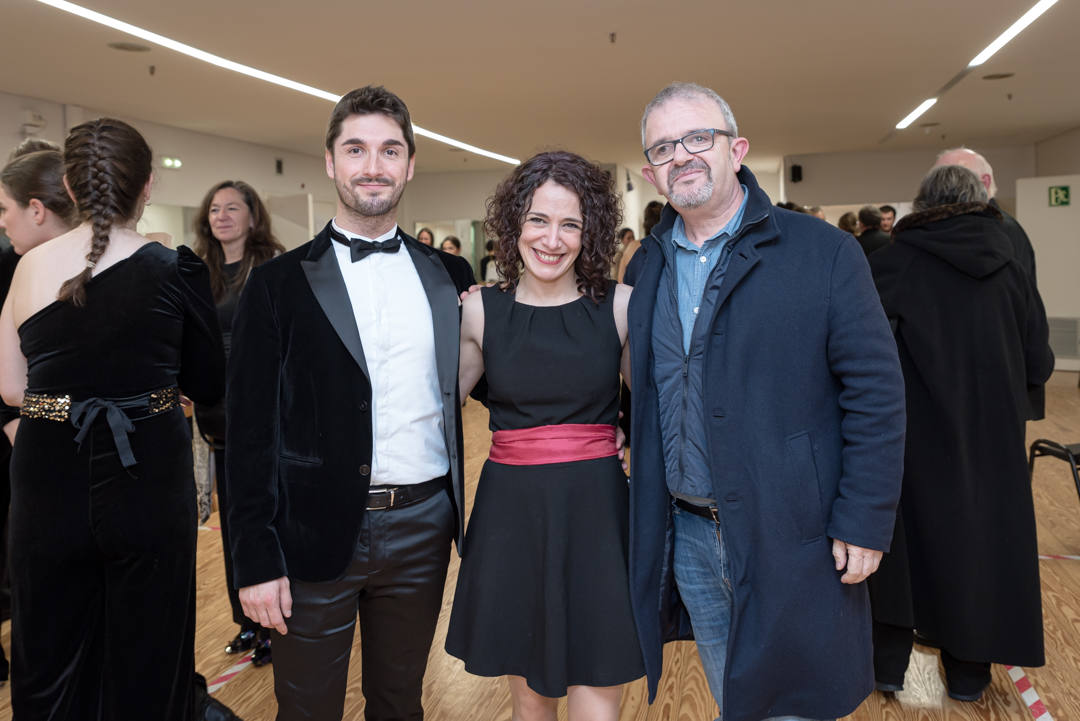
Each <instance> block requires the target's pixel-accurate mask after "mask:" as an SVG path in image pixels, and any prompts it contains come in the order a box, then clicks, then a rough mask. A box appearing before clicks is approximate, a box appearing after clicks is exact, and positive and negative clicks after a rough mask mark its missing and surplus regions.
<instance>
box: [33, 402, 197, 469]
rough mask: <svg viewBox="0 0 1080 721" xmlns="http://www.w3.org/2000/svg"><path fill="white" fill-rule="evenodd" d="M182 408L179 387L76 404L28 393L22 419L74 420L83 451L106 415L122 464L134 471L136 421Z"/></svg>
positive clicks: (76, 438) (78, 440)
mask: <svg viewBox="0 0 1080 721" xmlns="http://www.w3.org/2000/svg"><path fill="white" fill-rule="evenodd" d="M179 405H180V389H179V388H177V387H176V386H173V387H172V388H161V389H159V390H156V391H150V392H149V393H143V394H141V395H137V396H128V397H126V398H87V399H86V400H81V401H72V400H71V396H68V395H63V396H53V395H48V394H46V393H30V392H27V393H26V394H24V396H23V405H22V411H21V412H20V415H22V416H24V417H26V418H38V419H44V420H48V421H57V422H60V423H65V422H67V421H69V420H70V421H71V425H73V426H75V429H76V430H77V431H79V432H78V433H77V434H76V435H75V442H76V443H78V444H79V447H80V448H81V447H82V442H83V440H85V438H86V434H87V433H89V432H90V428H91V426H93V424H94V420H95V419H96V418H97V416H98V413H100V412H101V411H105V420H106V421H108V423H109V428H110V430H112V434H113V440H114V441H115V442H116V450H117V451H119V452H120V462H121V463H122V464H123V466H124V468H130V467H131V466H134V465H135V454H134V453H132V452H131V442H130V441H129V439H128V434H130V433H132V432H134V430H135V425H134V424H133V423H132V421H141V420H143V419H146V418H150V417H152V416H156V415H158V414H159V413H164V412H165V411H168V410H172V409H173V408H176V407H178V406H179Z"/></svg>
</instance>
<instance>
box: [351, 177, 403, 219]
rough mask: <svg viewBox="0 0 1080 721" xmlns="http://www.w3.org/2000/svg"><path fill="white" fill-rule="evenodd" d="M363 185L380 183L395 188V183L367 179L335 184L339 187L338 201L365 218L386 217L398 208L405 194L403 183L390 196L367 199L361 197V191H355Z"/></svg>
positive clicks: (387, 179)
mask: <svg viewBox="0 0 1080 721" xmlns="http://www.w3.org/2000/svg"><path fill="white" fill-rule="evenodd" d="M361 183H367V184H371V183H379V184H381V185H386V186H388V187H391V188H393V186H394V181H392V180H391V179H390V178H386V177H378V178H366V177H365V178H357V179H356V180H355V181H345V182H341V181H339V182H336V183H334V185H335V186H336V187H337V194H338V199H339V200H340V201H341V203H342V205H344V206H345V207H346V208H348V209H349V210H351V211H353V212H354V213H356V214H357V215H359V216H362V217H365V218H377V217H379V216H383V215H386V214H387V213H389V212H390V211H392V210H393V209H394V208H396V207H397V206H398V203H399V202H401V195H402V193H404V192H405V183H402V184H401V185H400V186H399V187H397V188H394V190H393V192H392V193H390V195H389V196H379V197H375V198H365V197H363V196H361V195H360V191H359V190H355V189H354V188H355V186H356V185H358V184H361Z"/></svg>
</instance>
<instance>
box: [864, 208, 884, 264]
mask: <svg viewBox="0 0 1080 721" xmlns="http://www.w3.org/2000/svg"><path fill="white" fill-rule="evenodd" d="M859 228H860V232H859V237H858V239H859V245H861V246H862V249H863V252H864V253H866V255H867V257H869V256H870V254H871V253H873V252H874V251H875V250H880V249H881V248H884V247H885V246H887V245H888V244H889V234H888V233H886V232H885V231H883V230H882V229H881V211H880V210H878V209H877V208H876V207H874V206H873V205H864V206H863V207H861V208H859Z"/></svg>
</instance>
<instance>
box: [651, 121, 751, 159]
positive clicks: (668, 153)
mask: <svg viewBox="0 0 1080 721" xmlns="http://www.w3.org/2000/svg"><path fill="white" fill-rule="evenodd" d="M718 134H719V135H726V136H728V137H729V138H734V137H735V133H733V132H731V131H730V130H721V129H720V128H704V129H702V130H695V131H694V132H692V133H687V134H686V135H684V136H682V137H681V138H679V139H678V140H665V141H663V142H661V143H657V144H656V145H654V146H652V147H651V148H646V149H645V159H646V160H648V161H649V165H666V164H667V163H670V162H671V161H672V160H674V159H675V146H676V145H682V146H683V147H684V148H686V152H688V153H690V154H692V155H697V154H698V153H704V152H705V151H706V150H710V149H711V148H712V146H713V145H715V144H716V136H717V135H718Z"/></svg>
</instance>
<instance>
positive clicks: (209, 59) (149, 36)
mask: <svg viewBox="0 0 1080 721" xmlns="http://www.w3.org/2000/svg"><path fill="white" fill-rule="evenodd" d="M38 2H40V3H43V4H45V5H49V6H51V7H54V8H56V9H57V10H63V11H64V12H68V13H71V14H72V15H78V16H79V17H81V18H85V19H86V20H90V21H91V22H95V23H98V24H99V25H105V26H106V27H110V28H113V29H114V30H119V31H120V32H124V33H127V34H128V35H134V36H135V37H137V38H141V39H143V40H145V41H147V42H149V43H153V44H155V45H160V46H161V47H164V48H168V49H169V50H173V51H175V52H178V53H181V54H182V55H187V56H188V57H191V58H195V59H196V60H202V61H203V62H204V63H210V64H211V65H216V66H218V67H219V68H224V69H226V70H232V71H233V72H235V73H240V74H241V75H247V76H248V77H252V78H258V79H259V80H265V81H266V82H268V83H273V84H274V85H280V86H281V87H283V88H288V89H290V90H296V91H297V92H301V93H304V94H305V95H311V96H314V97H316V98H321V99H323V100H329V101H330V102H331V103H336V102H337V101H338V100H339V99H340V98H341V96H340V95H336V94H335V93H331V92H329V91H327V90H320V89H319V88H316V87H313V86H311V85H305V84H304V83H298V82H296V81H295V80H289V79H288V78H283V77H281V76H280V75H274V74H273V73H268V72H266V71H263V70H259V69H258V68H253V67H251V66H250V65H243V64H241V63H238V62H234V61H232V60H228V59H227V58H223V57H221V56H219V55H214V54H212V53H208V52H206V51H204V50H199V49H198V48H196V47H192V46H191V45H186V44H184V43H181V42H178V41H176V40H173V39H172V38H167V37H165V36H164V35H158V34H157V33H154V32H150V31H149V30H144V29H143V28H140V27H138V26H136V25H132V24H130V23H126V22H124V21H123V20H117V19H116V18H111V17H109V16H108V15H102V14H101V13H99V12H94V11H93V10H88V9H86V8H84V7H82V6H80V5H76V4H74V3H70V2H67V0H38ZM413 132H414V133H416V134H417V135H419V136H422V137H425V138H429V139H431V140H435V141H437V142H440V143H445V144H446V145H451V146H453V147H455V148H461V149H462V150H467V151H469V152H470V153H475V154H476V155H482V156H483V157H485V158H491V159H493V160H498V161H500V162H503V163H508V164H509V165H519V164H520V163H521V161H520V160H518V159H517V158H511V157H509V156H507V155H500V154H498V153H493V152H491V151H490V150H484V149H483V148H478V147H476V146H475V145H469V144H468V143H464V142H462V141H460V140H454V139H453V138H449V137H447V136H445V135H441V134H439V133H435V132H432V131H430V130H426V129H424V128H421V127H420V126H419V125H415V124H414V125H413Z"/></svg>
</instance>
